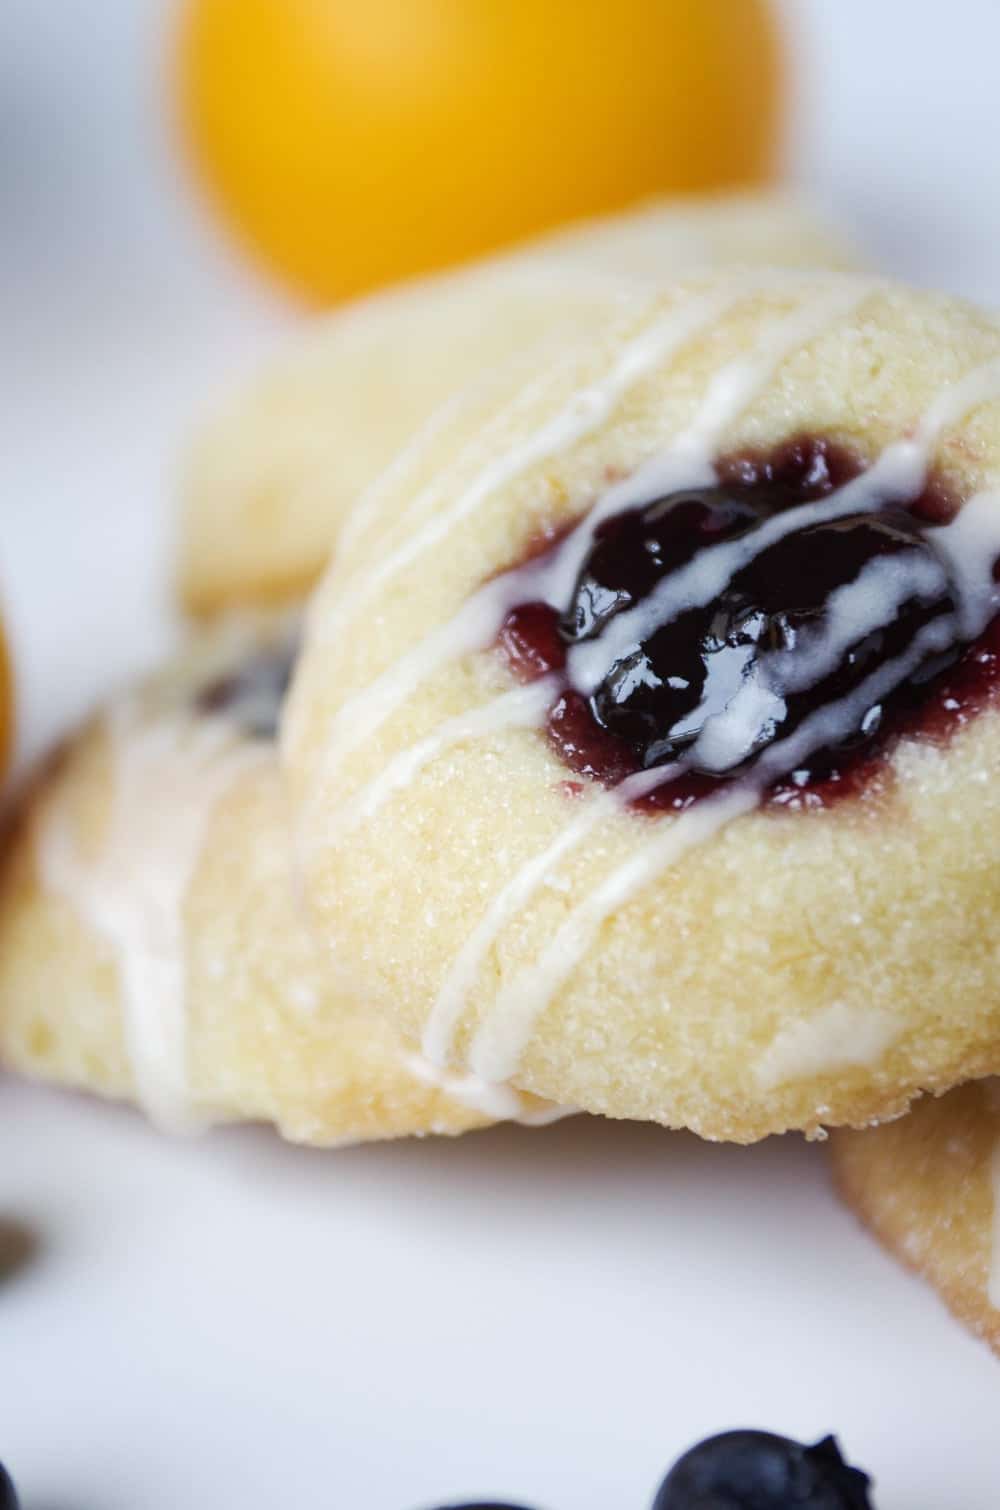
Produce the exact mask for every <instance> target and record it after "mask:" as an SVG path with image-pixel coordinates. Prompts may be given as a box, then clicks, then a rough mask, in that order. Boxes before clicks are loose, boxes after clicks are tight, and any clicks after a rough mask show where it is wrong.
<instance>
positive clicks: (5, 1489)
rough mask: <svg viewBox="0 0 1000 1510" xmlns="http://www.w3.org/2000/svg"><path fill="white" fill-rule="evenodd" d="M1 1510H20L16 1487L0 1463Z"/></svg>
mask: <svg viewBox="0 0 1000 1510" xmlns="http://www.w3.org/2000/svg"><path fill="white" fill-rule="evenodd" d="M0 1510H18V1500H17V1495H16V1494H15V1493H14V1485H13V1483H12V1482H11V1478H10V1474H9V1473H7V1471H6V1469H5V1468H4V1466H3V1464H2V1463H0Z"/></svg>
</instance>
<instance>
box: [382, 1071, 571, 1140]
mask: <svg viewBox="0 0 1000 1510" xmlns="http://www.w3.org/2000/svg"><path fill="white" fill-rule="evenodd" d="M406 1068H407V1069H408V1070H409V1072H410V1074H411V1075H412V1076H413V1077H414V1079H415V1080H419V1081H421V1083H422V1084H424V1085H430V1086H433V1087H434V1088H435V1089H436V1090H440V1091H443V1092H444V1094H445V1095H446V1096H449V1097H450V1098H451V1100H452V1101H457V1102H458V1104H459V1105H460V1106H467V1107H469V1109H470V1110H471V1111H475V1112H481V1113H482V1115H483V1116H484V1117H491V1118H492V1119H493V1121H495V1122H519V1123H520V1124H521V1125H522V1127H550V1126H551V1125H552V1123H553V1122H561V1121H562V1120H563V1119H564V1118H565V1117H574V1116H576V1114H577V1109H576V1107H574V1106H556V1105H555V1104H554V1103H551V1102H539V1103H538V1104H537V1105H532V1103H531V1101H530V1099H529V1098H528V1097H527V1096H524V1095H522V1094H521V1092H520V1091H516V1090H514V1088H513V1087H512V1086H509V1085H497V1084H494V1083H492V1082H490V1081H488V1080H482V1079H480V1077H479V1076H478V1075H473V1074H468V1075H451V1074H449V1073H448V1072H447V1070H442V1069H440V1068H439V1067H438V1066H437V1065H435V1064H431V1063H430V1062H429V1061H428V1060H427V1059H425V1058H423V1057H421V1055H419V1054H410V1055H408V1056H407V1059H406Z"/></svg>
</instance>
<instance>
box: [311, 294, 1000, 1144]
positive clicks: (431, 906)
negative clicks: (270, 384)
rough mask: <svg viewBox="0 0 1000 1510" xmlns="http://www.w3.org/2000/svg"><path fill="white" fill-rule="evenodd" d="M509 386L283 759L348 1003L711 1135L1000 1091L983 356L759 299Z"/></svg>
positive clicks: (742, 298)
mask: <svg viewBox="0 0 1000 1510" xmlns="http://www.w3.org/2000/svg"><path fill="white" fill-rule="evenodd" d="M500 386H501V389H502V397H501V400H500V401H499V402H498V406H497V411H496V413H495V414H494V415H493V417H492V419H491V420H489V421H486V422H482V406H481V401H480V400H479V399H477V401H476V403H475V404H474V405H473V406H472V420H471V421H469V422H468V423H463V419H462V415H461V413H455V414H454V415H452V417H451V419H450V420H449V422H448V423H447V424H444V425H442V427H441V428H440V430H439V433H438V434H437V436H436V437H435V439H434V441H433V444H430V445H429V446H428V447H426V448H425V449H424V452H423V453H422V455H421V457H420V458H419V462H416V461H415V462H414V466H413V470H412V472H410V471H408V468H407V467H406V466H400V467H399V468H397V469H396V471H395V473H394V475H393V476H392V478H391V479H390V480H389V481H388V482H387V484H386V486H385V488H384V490H383V492H382V495H381V497H380V499H379V501H378V504H377V506H376V507H374V508H373V509H371V510H370V511H369V512H368V513H367V514H366V516H365V518H364V519H363V520H362V522H361V524H360V525H359V527H358V528H357V529H356V530H355V531H354V533H353V538H351V539H349V540H348V541H347V542H345V545H344V548H343V550H342V551H341V553H340V557H339V560H338V561H335V562H334V564H333V566H332V567H331V569H330V571H329V573H328V575H327V578H326V580H325V582H324V584H323V586H322V588H321V590H320V592H319V594H318V597H317V599H316V600H315V602H314V604H313V609H312V612H311V616H310V630H309V635H308V640H307V646H306V650H305V653H304V656H303V659H302V661H301V662H300V668H299V675H298V677H297V680H296V685H295V688H294V691H293V695H292V698H291V702H290V705H289V717H288V719H287V724H286V737H285V751H286V755H287V764H288V768H289V772H290V776H291V788H292V792H293V799H294V802H293V805H294V813H295V823H296V828H297V834H298V840H299V844H300V846H301V853H302V861H303V873H304V877H305V883H306V886H307V890H308V893H309V895H310V898H311V901H312V903H313V907H314V912H315V914H316V916H317V918H318V922H319V926H320V928H321V930H322V932H323V934H324V936H325V938H326V940H327V942H328V943H329V945H330V947H331V948H332V950H333V951H334V953H335V954H336V953H337V951H338V950H341V951H343V950H346V949H347V948H348V946H349V945H350V944H351V943H352V942H353V943H354V944H355V945H356V947H355V948H354V949H353V951H352V953H351V957H350V962H349V963H350V965H351V966H353V967H354V968H355V969H356V972H357V973H356V976H355V986H356V989H357V991H358V992H359V993H360V994H361V995H362V996H363V997H364V998H365V999H366V1000H371V1001H373V1002H375V1003H377V1004H378V1005H379V1006H380V1008H381V1009H382V1010H383V1011H384V1012H386V1013H387V1014H388V1015H389V1016H390V1017H391V1018H392V1020H393V1021H395V1022H396V1023H397V1024H398V1026H399V1027H400V1029H401V1031H402V1032H403V1033H404V1034H406V1035H407V1037H408V1039H409V1041H410V1042H411V1043H412V1044H413V1045H414V1046H418V1045H420V1046H422V1052H423V1053H424V1055H425V1056H426V1057H427V1058H429V1059H431V1060H432V1061H433V1062H435V1063H437V1064H439V1065H440V1066H441V1067H442V1068H445V1067H447V1068H448V1069H449V1070H450V1071H452V1072H461V1071H462V1070H465V1069H468V1070H471V1071H473V1072H474V1073H476V1074H477V1075H479V1076H480V1077H482V1078H483V1079H485V1080H487V1081H489V1082H491V1083H496V1084H499V1085H513V1086H516V1087H518V1088H521V1089H524V1090H530V1091H532V1092H534V1093H536V1094H539V1095H542V1096H546V1097H549V1098H551V1099H553V1100H555V1101H559V1102H567V1103H570V1104H573V1105H577V1106H580V1107H582V1108H584V1109H586V1110H590V1111H594V1112H601V1113H605V1114H607V1115H609V1116H615V1117H629V1118H648V1119H653V1120H656V1121H659V1122H662V1123H665V1124H668V1125H670V1126H681V1127H688V1128H691V1129H693V1130H694V1131H696V1132H698V1133H700V1134H702V1135H703V1136H706V1137H710V1138H726V1139H735V1140H738V1141H743V1140H751V1139H755V1138H759V1137H762V1136H764V1135H765V1134H767V1133H771V1132H780V1131H782V1130H785V1129H792V1128H797V1129H802V1130H804V1131H805V1132H807V1133H809V1134H816V1133H818V1132H820V1131H821V1130H822V1129H823V1128H825V1127H827V1126H834V1125H838V1124H843V1123H847V1124H851V1125H861V1124H865V1123H867V1122H869V1121H870V1120H871V1119H872V1118H875V1117H885V1116H889V1115H892V1114H894V1113H898V1112H901V1111H902V1110H903V1109H904V1108H905V1107H906V1106H907V1105H908V1103H909V1102H910V1100H911V1099H912V1098H913V1097H914V1096H915V1095H916V1094H917V1093H918V1092H919V1091H920V1090H923V1089H926V1088H930V1089H934V1090H943V1089H945V1088H946V1087H948V1086H950V1085H952V1084H954V1083H956V1082H958V1081H960V1080H964V1079H967V1078H971V1077H975V1076H979V1075H983V1074H986V1073H991V1072H993V1071H994V1070H995V1069H998V1068H1000V998H998V994H997V990H996V980H997V975H998V965H1000V927H998V921H1000V867H998V863H997V855H998V854H1000V790H998V786H997V783H996V780H995V772H996V768H997V761H998V759H1000V720H998V716H997V700H996V684H997V649H998V640H997V622H996V615H997V612H998V609H1000V597H998V590H997V585H996V582H995V580H994V574H995V570H996V562H997V560H998V558H1000V330H998V327H997V325H996V324H995V323H994V321H993V320H992V319H991V318H990V317H989V316H987V315H986V314H983V313H980V312H979V311H977V310H976V309H974V308H972V307H970V306H967V305H964V304H961V303H957V302H953V301H949V300H948V299H946V298H944V297H937V296H934V295H931V294H926V293H919V292H916V291H913V290H910V289H907V288H903V287H896V286H892V285H889V284H886V283H882V282H879V281H877V280H870V279H860V278H857V277H850V276H837V275H808V274H807V275H794V274H791V273H788V272H784V273H774V272H771V271H767V270H762V271H759V272H741V273H739V274H733V275H719V276H718V277H715V278H711V279H703V280H697V281H695V282H692V283H689V284H687V285H685V286H683V287H679V288H676V289H674V290H673V291H672V292H669V293H666V294H664V295H663V296H662V297H660V298H658V299H657V300H656V302H655V304H654V305H653V307H652V308H651V309H649V310H647V311H644V312H643V313H642V314H637V315H633V316H631V317H627V318H626V319H624V320H623V321H622V323H621V324H620V326H619V327H618V328H617V329H616V330H615V331H614V332H613V333H609V332H608V331H606V330H601V331H598V333H597V334H596V335H595V336H594V338H593V340H592V341H591V343H590V344H589V345H587V346H583V347H578V348H577V349H576V350H575V351H574V352H573V353H571V354H569V355H568V356H566V357H565V358H564V359H562V360H560V361H556V362H555V363H553V364H552V365H551V366H550V367H549V368H548V369H547V370H546V371H545V372H541V371H539V372H536V373H535V374H534V376H533V378H532V379H531V381H530V382H529V383H527V384H524V385H522V388H521V390H520V392H519V394H517V395H515V396H513V397H512V395H511V392H510V387H509V383H508V385H507V386H505V385H504V384H502V383H501V385H500ZM359 851H363V852H364V855H365V864H364V865H363V866H359V865H358V864H357V863H356V856H357V854H358V852H359Z"/></svg>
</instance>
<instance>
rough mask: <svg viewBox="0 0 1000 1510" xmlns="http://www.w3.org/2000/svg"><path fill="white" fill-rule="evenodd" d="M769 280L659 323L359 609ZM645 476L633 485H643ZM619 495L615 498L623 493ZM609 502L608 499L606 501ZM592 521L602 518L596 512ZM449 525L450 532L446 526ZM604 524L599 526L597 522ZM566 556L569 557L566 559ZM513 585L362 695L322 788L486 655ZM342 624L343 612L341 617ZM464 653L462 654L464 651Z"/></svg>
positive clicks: (468, 611)
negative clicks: (414, 701) (342, 765)
mask: <svg viewBox="0 0 1000 1510" xmlns="http://www.w3.org/2000/svg"><path fill="white" fill-rule="evenodd" d="M767 281H768V280H767V279H766V278H763V279H762V278H760V277H758V278H756V279H748V280H746V282H742V281H741V282H740V284H739V285H738V286H737V287H736V288H735V289H734V288H732V287H730V288H729V290H728V291H727V292H726V293H724V294H722V293H718V294H709V295H704V296H703V297H700V298H696V299H693V300H691V302H690V303H688V304H685V305H683V306H682V307H681V308H680V309H679V310H672V311H671V312H670V313H669V314H668V315H665V316H663V317H661V318H660V319H658V320H656V321H654V323H653V324H652V325H651V326H650V327H649V328H648V329H647V330H645V331H643V333H642V335H641V336H638V337H637V338H636V339H635V340H633V341H631V342H630V343H629V344H628V345H627V346H626V347H625V348H624V350H623V351H622V352H621V354H620V356H619V358H618V360H617V362H616V363H615V365H614V367H613V368H612V370H611V371H610V372H609V373H608V374H607V375H606V376H605V377H604V378H603V379H602V380H600V381H598V382H594V383H592V384H590V385H589V386H588V387H586V388H583V389H581V390H580V391H579V392H578V393H576V394H574V396H573V398H572V399H570V401H569V402H568V403H567V404H566V405H565V406H564V407H563V408H562V409H561V410H560V411H559V413H558V414H556V415H555V416H553V418H552V419H550V420H547V421H546V422H545V424H543V425H542V426H541V427H540V428H539V429H538V430H536V431H535V432H534V433H533V434H532V435H530V436H529V437H528V439H527V440H525V441H524V442H523V443H522V444H521V445H519V446H515V447H513V448H512V449H511V450H509V451H507V452H506V453H505V454H504V455H503V456H501V457H498V458H497V459H496V460H495V461H494V462H493V463H491V464H490V465H489V466H488V467H486V468H485V469H484V470H483V471H482V472H481V473H480V474H479V476H478V477H477V478H476V479H475V480H474V481H473V482H472V483H471V484H470V485H469V487H468V488H467V489H466V490H465V491H464V493H463V494H462V495H461V497H460V498H459V499H458V501H457V503H456V504H455V505H454V507H453V508H452V509H451V510H448V511H447V512H446V513H445V514H441V515H438V516H436V517H435V518H434V519H432V520H431V522H430V524H429V525H428V528H427V531H425V532H424V533H423V534H422V535H421V536H420V537H414V539H413V540H411V541H409V542H407V544H406V545H405V546H403V547H402V548H401V550H400V551H399V552H397V553H396V555H395V556H393V557H390V558H389V560H388V561H386V562H384V563H380V564H379V565H378V566H377V567H376V568H375V569H374V573H373V576H372V577H369V578H365V579H363V580H362V581H361V582H360V583H359V584H358V586H357V588H356V589H355V591H354V593H353V594H352V603H353V604H354V605H355V606H356V605H357V603H358V601H360V600H361V599H362V598H365V597H367V595H368V591H369V587H368V583H369V581H371V580H373V577H374V575H375V574H377V576H378V580H379V581H380V582H382V581H384V580H385V578H386V576H387V575H392V574H394V573H395V572H396V571H397V570H399V569H400V568H401V565H402V564H405V562H406V561H409V560H411V559H413V555H414V552H415V551H416V549H417V545H418V539H419V549H420V550H426V549H427V548H429V546H430V545H431V544H433V543H434V541H436V540H437V539H439V538H443V536H444V534H446V533H447V530H448V529H451V528H453V527H454V525H455V523H456V522H457V520H458V519H460V518H465V517H466V516H467V515H468V514H469V513H470V512H472V511H473V510H474V509H475V508H478V507H479V506H480V505H481V504H482V503H483V502H484V501H485V500H486V499H487V498H488V497H489V496H490V495H491V493H493V492H495V491H496V489H497V488H499V487H501V486H504V485H505V484H507V483H509V482H512V481H513V480H514V479H515V478H517V477H519V476H521V475H522V474H523V473H524V472H525V471H527V470H528V469H529V468H530V467H531V466H534V465H537V464H538V463H540V462H542V461H544V460H546V459H547V458H549V457H551V456H555V455H558V454H559V453H560V452H561V451H564V450H565V449H567V447H569V446H571V445H574V444H576V443H577V442H578V441H580V440H582V439H584V437H586V436H587V435H589V434H591V433H592V432H593V431H594V430H596V429H597V428H598V427H599V426H600V425H601V424H603V423H604V422H605V421H606V420H607V419H608V417H609V416H610V415H611V414H612V413H613V412H614V409H615V407H616V405H617V404H618V403H620V402H621V400H622V398H623V397H624V396H625V394H626V393H627V392H628V391H629V389H630V388H632V387H633V386H634V385H635V384H636V383H638V382H640V381H641V380H642V379H643V378H644V377H646V376H647V375H648V374H649V373H650V372H652V371H653V370H654V369H655V368H657V367H658V366H661V365H662V364H663V363H665V362H667V361H668V360H669V359H670V358H671V357H672V356H674V355H676V353H677V352H679V351H680V350H682V349H683V347H685V346H686V345H688V344H689V343H690V342H691V341H692V340H694V339H695V338H696V337H697V336H698V335H699V334H701V333H703V332H704V331H705V330H707V329H709V328H710V327H711V326H712V324H713V323H714V322H715V321H716V320H718V319H720V318H721V317H722V316H723V315H724V314H725V313H726V312H727V311H728V310H730V309H731V308H733V307H735V306H736V305H737V304H739V303H740V302H741V301H742V300H744V299H746V298H749V297H751V296H752V295H753V294H754V293H758V292H760V290H761V287H766V286H767ZM642 475H643V474H642V471H641V470H640V472H639V473H637V474H636V476H635V478H633V479H631V481H632V483H636V482H638V479H639V478H640V477H641V476H642ZM617 491H618V490H617V489H612V490H611V493H612V495H614V494H616V493H617ZM606 496H607V495H606ZM587 517H588V519H590V518H592V517H594V515H593V511H592V513H591V515H588V516H587ZM445 520H447V524H446V525H445V523H444V521H445ZM595 522H596V519H595ZM560 554H561V553H560ZM514 575H515V574H514V573H510V574H508V579H505V578H497V579H495V581H494V582H492V583H488V584H487V586H486V587H485V588H484V589H482V590H481V591H480V592H479V593H477V594H476V595H475V596H474V597H472V598H470V599H469V600H468V602H467V603H466V604H465V605H464V607H463V608H462V609H460V610H459V612H458V613H457V614H456V615H455V617H454V618H453V619H452V620H451V621H450V622H449V623H447V624H444V625H441V626H439V627H438V629H436V630H433V631H432V632H431V633H430V634H429V635H427V636H426V638H425V639H424V641H423V642H422V643H421V644H420V645H418V646H416V647H415V649H414V650H413V651H411V652H410V653H409V654H408V655H405V656H403V657H401V659H400V660H398V661H397V662H395V664H394V665H393V666H391V667H390V668H389V669H388V670H387V671H386V672H384V673H383V674H382V676H380V677H377V678H376V680H375V681H374V682H372V683H371V684H370V685H369V686H368V687H366V688H364V689H363V691H361V692H358V693H355V694H354V695H353V696H352V697H349V698H348V699H347V701H346V702H345V703H344V704H343V705H342V706H341V707H340V709H339V710H338V712H337V714H336V716H335V717H334V719H333V721H332V726H331V731H330V732H331V741H330V746H329V750H328V759H327V762H326V766H325V769H324V775H323V781H322V782H321V785H322V786H323V787H324V788H326V789H328V788H329V785H330V779H331V776H332V772H333V769H334V768H335V767H336V765H337V764H338V763H339V761H340V760H341V759H343V757H344V756H345V755H346V754H348V753H349V752H350V751H351V750H352V749H355V748H356V747H357V746H358V745H359V744H361V743H363V742H364V740H365V739H367V738H368V737H370V735H371V734H372V733H374V731H375V729H377V728H378V727H379V725H380V724H382V723H383V722H384V721H385V719H386V718H387V717H388V716H389V715H390V713H391V712H392V711H393V710H394V709H395V708H396V707H398V706H399V704H400V703H401V702H402V701H404V700H405V698H406V697H408V696H409V695H410V694H411V693H412V692H414V691H416V689H417V687H418V686H419V685H420V684H421V682H422V681H423V680H425V679H426V678H427V677H428V676H431V675H433V673H434V672H435V671H436V670H437V669H438V668H439V667H440V666H442V665H445V664H447V663H448V661H450V660H453V659H455V658H456V656H457V655H461V654H463V653H468V652H469V651H473V650H478V649H483V648H485V646H486V645H488V644H490V642H491V641H492V639H493V638H494V636H495V635H496V633H497V631H498V630H499V628H500V625H501V623H502V622H503V615H504V611H505V608H506V606H507V605H508V603H509V602H510V601H511V592H512V588H511V585H510V581H509V578H510V577H513V576H514ZM336 617H337V622H338V624H339V623H340V622H341V619H340V614H339V612H338V613H337V615H336ZM456 647H458V648H456Z"/></svg>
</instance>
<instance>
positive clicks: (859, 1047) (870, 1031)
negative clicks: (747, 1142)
mask: <svg viewBox="0 0 1000 1510" xmlns="http://www.w3.org/2000/svg"><path fill="white" fill-rule="evenodd" d="M901 1031H902V1025H901V1023H900V1021H899V1019H898V1018H897V1017H894V1016H892V1015H891V1014H890V1013H889V1012H883V1011H879V1010H878V1009H877V1008H874V1007H852V1006H851V1005H850V1004H849V1003H848V1002H843V1001H834V1002H831V1003H830V1005H829V1006H827V1007H823V1008H821V1009H820V1011H818V1012H816V1013H815V1014H814V1016H812V1017H810V1018H808V1019H806V1020H804V1021H800V1022H790V1023H788V1024H787V1025H786V1026H785V1027H783V1028H780V1029H779V1030H778V1032H777V1033H776V1034H775V1035H774V1037H773V1038H772V1040H771V1042H770V1043H769V1044H768V1046H767V1048H766V1049H765V1050H764V1052H763V1053H762V1054H761V1056H760V1058H759V1059H758V1060H757V1061H756V1063H755V1064H754V1066H753V1077H754V1080H755V1081H756V1083H757V1085H758V1086H759V1088H760V1089H761V1090H762V1091H769V1090H773V1089H774V1087H775V1086H778V1085H785V1084H787V1083H788V1082H789V1081H792V1080H808V1079H809V1078H810V1076H812V1075H821V1074H829V1073H831V1072H832V1071H834V1070H839V1069H846V1068H848V1067H849V1066H851V1065H874V1064H877V1063H878V1062H879V1060H880V1059H881V1058H882V1056H883V1054H884V1053H885V1052H886V1050H887V1049H888V1048H889V1047H890V1046H891V1045H892V1044H893V1043H895V1041H896V1040H897V1039H898V1037H899V1035H900V1033H901Z"/></svg>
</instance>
